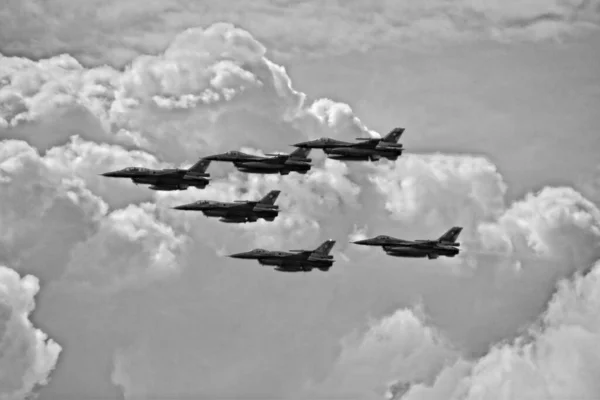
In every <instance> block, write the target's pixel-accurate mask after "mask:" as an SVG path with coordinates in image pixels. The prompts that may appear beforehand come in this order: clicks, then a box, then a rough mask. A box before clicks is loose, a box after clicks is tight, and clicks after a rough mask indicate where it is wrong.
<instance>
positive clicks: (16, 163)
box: [0, 140, 183, 288]
mask: <svg viewBox="0 0 600 400" xmlns="http://www.w3.org/2000/svg"><path fill="white" fill-rule="evenodd" d="M1 149H2V150H1V151H0V185H1V187H2V190H1V191H0V199H1V201H0V217H1V220H2V221H3V223H2V226H0V239H1V240H2V243H3V245H4V247H6V248H7V254H5V255H4V257H5V258H7V261H8V262H11V263H13V265H14V266H15V268H17V269H21V268H26V269H28V270H33V271H35V272H36V273H37V274H39V275H40V276H43V277H44V278H47V279H56V278H58V277H60V276H61V275H62V274H63V272H65V271H64V268H66V269H67V270H81V269H83V270H85V273H84V274H81V275H82V276H80V278H81V279H82V282H85V283H90V282H91V284H92V286H94V285H97V286H99V287H107V288H108V287H112V286H113V285H111V284H112V283H115V282H113V281H117V282H120V283H124V282H127V281H128V279H129V281H131V283H133V282H138V281H140V278H142V280H143V277H144V276H150V275H152V276H154V275H155V274H156V272H157V271H161V273H164V272H168V271H172V270H173V269H175V267H174V260H173V258H174V257H175V254H176V253H177V251H178V249H179V248H180V247H181V246H182V245H183V239H182V238H181V237H180V236H178V235H177V233H175V232H174V231H173V230H172V229H171V228H170V227H168V226H166V225H164V223H162V222H160V221H159V220H157V219H156V217H155V214H154V211H153V209H152V206H147V207H144V206H135V205H132V206H129V207H128V208H125V209H120V210H115V211H112V212H109V210H108V206H107V204H106V203H105V202H104V201H103V200H102V199H101V198H100V197H98V196H97V195H95V194H93V193H92V192H91V191H90V190H89V189H88V188H86V186H85V181H84V180H83V179H85V175H86V173H85V172H83V175H82V176H81V177H79V176H77V174H76V173H74V172H73V171H72V170H69V169H68V168H66V165H65V164H61V163H59V162H57V158H56V157H55V154H56V152H51V153H48V154H47V155H46V156H44V157H42V156H40V154H39V153H38V152H37V151H36V150H35V149H33V148H31V147H30V146H29V145H27V144H26V143H24V142H21V141H12V140H11V141H4V142H3V143H2V148H1ZM63 150H66V151H65V153H64V154H66V155H68V154H69V148H65V149H63ZM58 161H60V159H58ZM95 167H96V166H94V168H95ZM79 173H81V169H79ZM120 249H121V250H120ZM123 250H124V251H123ZM119 260H120V261H119ZM124 266H127V269H128V270H129V272H126V271H125V270H124V269H122V268H123V267H124ZM93 271H97V272H98V273H100V274H101V275H105V276H106V277H109V281H108V282H105V281H104V280H103V279H98V278H99V277H93ZM144 271H145V272H146V273H145V272H144ZM130 275H133V276H135V277H136V279H133V280H132V279H131V276H130ZM69 276H71V274H69ZM128 276H129V278H127V277H128Z"/></svg>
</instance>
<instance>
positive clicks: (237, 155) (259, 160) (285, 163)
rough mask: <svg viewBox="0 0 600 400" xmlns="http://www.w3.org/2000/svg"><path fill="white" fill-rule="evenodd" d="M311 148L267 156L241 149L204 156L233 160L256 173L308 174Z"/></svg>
mask: <svg viewBox="0 0 600 400" xmlns="http://www.w3.org/2000/svg"><path fill="white" fill-rule="evenodd" d="M310 151H311V149H296V150H295V151H293V152H292V153H290V154H287V153H270V154H266V155H265V156H255V155H252V154H247V153H242V152H241V151H228V152H226V153H223V154H215V155H212V156H208V157H204V159H205V160H210V161H223V162H232V163H233V165H234V166H235V167H236V168H237V169H238V170H239V171H241V172H246V173H254V174H281V175H288V174H289V173H290V172H297V173H299V174H306V173H307V172H308V171H310V168H311V164H310V162H311V161H312V160H311V159H310V158H308V155H309V153H310Z"/></svg>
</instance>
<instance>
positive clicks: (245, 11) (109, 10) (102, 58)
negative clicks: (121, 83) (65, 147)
mask: <svg viewBox="0 0 600 400" xmlns="http://www.w3.org/2000/svg"><path fill="white" fill-rule="evenodd" d="M283 12H285V18H283V17H282V13H283ZM324 16H325V17H324ZM218 21H230V22H231V23H234V24H237V25H240V26H243V27H244V28H245V29H248V30H249V31H251V32H253V33H254V35H255V36H256V37H257V38H258V39H259V40H260V41H261V42H263V43H265V44H267V47H268V48H269V49H270V51H271V52H272V53H274V54H275V55H276V56H278V57H289V56H301V57H306V56H320V55H322V54H339V53H346V52H350V51H355V50H359V51H361V50H366V49H369V48H373V47H386V46H390V45H391V46H397V45H398V44H399V43H400V44H401V45H411V44H414V43H417V44H419V45H423V43H424V42H425V43H436V42H444V43H447V42H449V41H450V42H452V41H455V40H466V39H475V38H481V37H484V38H493V39H497V40H540V39H547V38H555V37H557V36H558V37H560V36H562V35H565V34H571V33H573V32H579V31H582V30H586V29H589V28H593V27H597V24H598V21H599V13H598V2H597V1H596V0H594V1H587V2H581V1H575V0H569V1H561V0H551V1H546V0H528V1H525V2H523V1H518V0H511V1H500V0H496V1H488V2H485V3H481V2H476V1H472V0H461V1H453V2H447V1H427V2H420V1H409V2H403V3H397V2H393V1H386V0H379V1H375V2H373V1H364V0H356V1H352V2H350V3H348V2H346V1H340V0H338V1H333V2H328V3H327V5H323V4H321V3H318V2H302V3H298V2H295V1H291V0H286V1H278V2H276V3H273V2H268V1H257V2H253V3H252V4H251V5H248V4H247V3H245V2H244V3H242V2H241V1H239V0H238V1H235V0H232V1H230V2H227V3H223V2H220V1H218V0H210V1H206V2H203V3H201V4H200V3H194V2H189V1H185V0H171V1H168V2H164V1H152V2H144V3H143V4H142V3H141V2H139V1H135V0H128V1H125V2H123V1H98V0H86V1H82V2H78V3H72V2H69V1H65V0H58V1H54V2H52V3H51V4H46V3H39V2H36V1H34V0H28V1H26V2H23V1H17V0H12V1H9V2H8V3H7V4H5V7H3V10H2V12H0V35H1V36H2V37H3V38H5V39H6V40H4V43H3V45H2V47H0V52H2V53H5V54H10V55H25V56H27V57H30V58H44V57H50V56H54V55H56V54H61V53H70V54H72V55H74V56H75V57H76V58H77V59H78V60H80V61H82V62H83V63H85V64H92V65H103V64H109V65H114V66H116V67H122V66H124V65H126V64H128V63H129V62H130V61H131V60H132V59H133V58H135V57H137V56H139V55H140V54H157V53H160V52H162V51H163V50H164V49H165V48H166V47H167V46H168V45H169V43H171V41H172V40H173V38H174V37H175V36H177V34H179V32H181V31H183V30H185V29H187V28H191V27H195V26H204V25H210V24H213V23H215V22H218Z"/></svg>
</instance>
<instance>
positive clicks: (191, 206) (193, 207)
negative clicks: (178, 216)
mask: <svg viewBox="0 0 600 400" xmlns="http://www.w3.org/2000/svg"><path fill="white" fill-rule="evenodd" d="M198 209H199V208H198V207H197V206H196V205H194V203H192V204H182V205H180V206H176V207H173V210H184V211H189V210H198Z"/></svg>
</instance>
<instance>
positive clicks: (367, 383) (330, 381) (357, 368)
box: [310, 309, 459, 400]
mask: <svg viewBox="0 0 600 400" xmlns="http://www.w3.org/2000/svg"><path fill="white" fill-rule="evenodd" d="M422 318H423V315H422V314H421V313H420V312H419V310H417V312H414V311H412V310H409V309H401V310H398V311H396V312H395V313H394V314H393V315H390V316H388V317H385V318H384V319H382V320H381V321H379V322H378V323H377V324H373V325H372V326H371V327H370V329H369V330H368V331H367V332H366V333H365V334H364V336H363V337H362V338H356V337H354V338H353V337H346V338H345V339H344V340H343V342H342V352H341V354H340V357H339V358H338V360H337V362H336V363H335V365H334V366H333V369H332V371H331V373H330V375H329V377H328V378H327V380H326V381H325V382H323V383H321V384H320V385H319V387H318V389H316V391H315V392H313V393H311V394H310V396H314V398H321V397H326V396H332V394H335V397H338V396H347V397H348V398H361V399H365V400H366V399H382V398H383V394H384V393H386V391H387V390H388V386H389V385H390V384H392V383H394V384H395V385H396V390H397V389H398V388H399V387H401V386H402V387H406V385H410V384H415V383H419V384H420V383H428V384H430V383H433V382H434V379H435V377H436V376H437V374H438V372H439V371H440V370H441V369H442V368H443V367H444V366H446V365H448V364H451V363H454V362H455V361H456V360H457V358H458V356H459V353H458V352H457V351H456V350H454V349H452V346H451V345H450V344H449V343H448V341H447V340H446V339H445V338H444V337H443V336H442V335H441V334H440V333H439V332H436V331H435V329H433V328H431V327H428V326H426V325H425V324H424V323H423V321H422ZM398 377H402V378H400V379H401V382H397V381H398ZM313 390H315V389H313Z"/></svg>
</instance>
